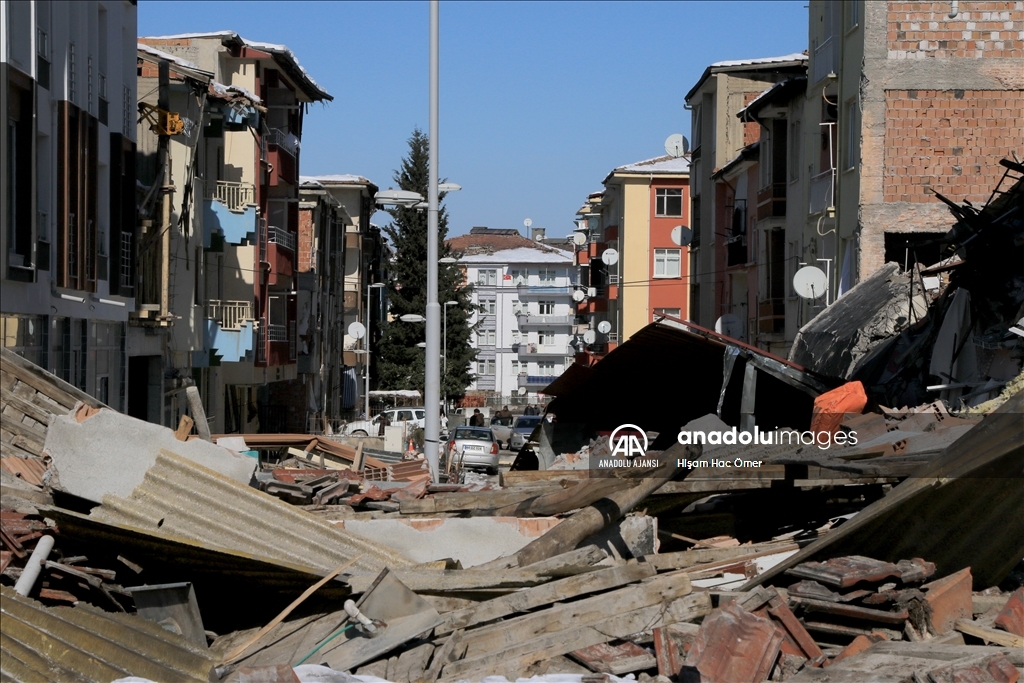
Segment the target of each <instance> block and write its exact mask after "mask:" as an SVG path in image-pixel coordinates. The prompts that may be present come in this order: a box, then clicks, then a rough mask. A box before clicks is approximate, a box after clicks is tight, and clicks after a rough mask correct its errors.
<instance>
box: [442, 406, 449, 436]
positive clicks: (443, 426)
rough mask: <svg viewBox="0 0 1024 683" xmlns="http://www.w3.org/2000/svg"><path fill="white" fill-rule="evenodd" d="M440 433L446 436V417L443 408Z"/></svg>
mask: <svg viewBox="0 0 1024 683" xmlns="http://www.w3.org/2000/svg"><path fill="white" fill-rule="evenodd" d="M441 433H442V434H444V435H446V436H447V434H448V416H447V415H445V414H444V408H441Z"/></svg>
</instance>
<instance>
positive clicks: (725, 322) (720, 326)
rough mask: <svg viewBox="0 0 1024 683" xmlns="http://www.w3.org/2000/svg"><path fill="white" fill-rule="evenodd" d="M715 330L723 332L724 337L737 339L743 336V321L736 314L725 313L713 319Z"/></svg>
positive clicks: (719, 332)
mask: <svg viewBox="0 0 1024 683" xmlns="http://www.w3.org/2000/svg"><path fill="white" fill-rule="evenodd" d="M715 332H717V333H718V334H724V335H725V336H726V337H732V338H733V339H739V338H740V337H742V336H743V321H742V320H740V317H739V316H738V315H735V314H733V313H726V314H725V315H723V316H722V317H721V318H719V319H718V320H716V321H715Z"/></svg>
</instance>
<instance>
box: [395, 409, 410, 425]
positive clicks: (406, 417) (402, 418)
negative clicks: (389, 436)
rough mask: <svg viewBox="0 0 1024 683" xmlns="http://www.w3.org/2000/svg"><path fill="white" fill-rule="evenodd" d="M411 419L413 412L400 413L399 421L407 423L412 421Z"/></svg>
mask: <svg viewBox="0 0 1024 683" xmlns="http://www.w3.org/2000/svg"><path fill="white" fill-rule="evenodd" d="M411 419H412V411H411V410H399V411H398V421H399V422H405V421H407V420H411Z"/></svg>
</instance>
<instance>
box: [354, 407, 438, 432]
mask: <svg viewBox="0 0 1024 683" xmlns="http://www.w3.org/2000/svg"><path fill="white" fill-rule="evenodd" d="M382 415H387V416H388V420H389V421H390V422H389V424H392V425H399V424H401V423H403V422H408V423H409V426H410V427H411V428H413V429H416V428H417V427H418V428H421V429H422V428H423V426H424V425H425V424H426V417H427V413H426V411H425V410H424V409H423V408H390V409H388V410H385V411H383V412H382V413H381V414H380V415H376V416H375V417H374V418H373V419H372V420H357V421H355V422H349V423H348V424H346V425H345V426H343V427H342V428H341V434H342V435H343V436H377V435H378V434H380V421H381V416H382Z"/></svg>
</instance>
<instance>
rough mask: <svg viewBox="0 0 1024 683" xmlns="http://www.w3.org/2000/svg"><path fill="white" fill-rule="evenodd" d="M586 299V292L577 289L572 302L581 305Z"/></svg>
mask: <svg viewBox="0 0 1024 683" xmlns="http://www.w3.org/2000/svg"><path fill="white" fill-rule="evenodd" d="M586 298H587V293H586V292H584V291H583V290H582V289H577V290H576V291H574V292H573V293H572V300H573V301H575V302H576V303H580V302H582V301H583V300H584V299H586Z"/></svg>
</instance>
